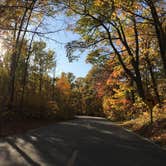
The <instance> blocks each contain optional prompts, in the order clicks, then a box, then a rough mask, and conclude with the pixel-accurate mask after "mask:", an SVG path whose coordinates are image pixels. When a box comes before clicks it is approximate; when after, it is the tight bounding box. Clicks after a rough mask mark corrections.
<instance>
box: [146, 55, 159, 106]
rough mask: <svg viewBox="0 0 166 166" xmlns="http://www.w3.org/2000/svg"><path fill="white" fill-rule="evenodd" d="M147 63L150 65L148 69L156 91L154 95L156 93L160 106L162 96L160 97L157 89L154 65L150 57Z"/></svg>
mask: <svg viewBox="0 0 166 166" xmlns="http://www.w3.org/2000/svg"><path fill="white" fill-rule="evenodd" d="M146 62H147V64H148V69H149V72H150V76H151V79H152V85H153V89H154V93H155V96H156V99H157V102H158V103H159V104H161V100H160V96H159V93H158V89H157V83H156V79H155V77H154V73H153V69H152V64H151V62H150V60H149V58H148V56H146Z"/></svg>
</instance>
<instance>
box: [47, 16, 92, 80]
mask: <svg viewBox="0 0 166 166" xmlns="http://www.w3.org/2000/svg"><path fill="white" fill-rule="evenodd" d="M70 21H71V20H69V19H68V18H66V17H64V16H58V17H57V18H56V19H47V20H46V22H45V24H46V25H45V26H46V28H47V31H54V30H57V29H63V28H65V27H66V26H67V23H69V22H70ZM47 37H49V38H51V39H55V40H56V41H57V42H55V41H52V40H46V42H47V47H48V48H50V49H53V50H54V51H55V52H56V56H57V58H56V59H57V68H56V75H58V76H59V75H60V73H61V72H72V73H73V74H74V75H75V76H76V77H85V76H86V74H87V73H88V71H89V70H90V69H91V65H90V64H87V63H86V62H85V60H86V55H87V53H83V54H81V55H80V58H79V60H78V61H74V62H72V63H69V61H68V58H67V57H66V50H65V43H67V42H70V41H72V40H76V39H78V38H79V35H78V34H74V33H72V32H70V31H66V30H63V31H60V32H57V33H54V34H49V35H47ZM76 54H77V52H76ZM78 54H79V53H78Z"/></svg>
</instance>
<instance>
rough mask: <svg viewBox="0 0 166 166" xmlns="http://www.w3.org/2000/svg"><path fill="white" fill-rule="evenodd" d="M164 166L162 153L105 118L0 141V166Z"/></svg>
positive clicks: (85, 119) (165, 153)
mask: <svg viewBox="0 0 166 166" xmlns="http://www.w3.org/2000/svg"><path fill="white" fill-rule="evenodd" d="M39 165H41V166H166V151H164V150H161V149H160V148H159V147H158V146H156V145H154V144H153V143H150V142H148V141H146V140H144V139H142V138H140V137H138V136H137V135H135V134H133V133H131V132H128V131H126V130H124V129H122V128H120V127H118V126H116V125H114V124H112V123H110V122H108V121H107V120H105V119H102V118H92V117H79V118H78V119H76V120H72V121H68V122H62V123H58V124H55V125H50V126H48V127H44V128H40V129H36V130H33V131H30V132H28V133H26V134H23V135H17V136H12V137H8V138H4V139H1V140H0V166H39Z"/></svg>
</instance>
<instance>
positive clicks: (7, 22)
mask: <svg viewBox="0 0 166 166" xmlns="http://www.w3.org/2000/svg"><path fill="white" fill-rule="evenodd" d="M165 13H166V4H165V0H132V1H131V0H63V1H61V0H44V1H43V0H26V1H23V0H19V1H18V0H1V1H0V46H1V52H0V119H1V120H2V119H3V120H4V119H5V120H18V119H54V118H55V119H70V118H72V117H74V115H91V116H103V117H106V118H108V119H110V120H112V121H129V120H133V119H141V120H142V121H143V122H145V121H146V122H148V123H149V122H151V123H153V122H154V121H155V120H156V119H160V118H166V15H165ZM61 15H63V17H66V18H67V19H69V20H70V21H69V22H68V25H67V26H66V27H67V28H66V31H71V32H72V33H75V34H78V35H79V39H78V40H74V41H70V42H68V43H66V44H65V46H64V47H65V49H66V56H67V58H68V60H69V61H70V62H71V63H72V61H75V60H77V59H79V56H81V54H82V53H84V52H86V53H87V57H86V62H87V63H90V64H91V65H92V68H91V70H90V71H89V72H88V74H87V75H86V77H84V78H82V77H80V78H76V77H75V76H74V74H73V73H70V72H69V73H61V76H59V77H57V76H56V67H57V57H58V52H57V51H56V50H52V49H51V48H49V47H48V46H47V40H51V38H50V39H48V38H47V36H46V35H47V34H52V35H56V33H57V32H58V31H61V30H62V29H57V28H56V27H55V30H49V29H46V28H45V24H44V22H45V20H47V19H49V18H54V17H58V16H61ZM46 39H47V40H46ZM80 67H81V66H80ZM76 70H79V69H76ZM142 121H141V123H143V122H142Z"/></svg>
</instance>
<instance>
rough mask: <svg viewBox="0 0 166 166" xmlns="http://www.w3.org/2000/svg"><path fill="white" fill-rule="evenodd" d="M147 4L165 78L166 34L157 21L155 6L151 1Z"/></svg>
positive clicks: (148, 0)
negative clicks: (152, 21)
mask: <svg viewBox="0 0 166 166" xmlns="http://www.w3.org/2000/svg"><path fill="white" fill-rule="evenodd" d="M147 4H148V5H149V7H150V10H151V14H152V17H153V20H154V26H155V30H156V35H157V39H158V43H159V48H160V56H161V59H162V63H163V68H164V73H165V76H166V46H165V45H166V44H165V41H166V33H165V32H164V29H163V27H162V23H161V22H160V20H159V16H158V14H157V11H156V7H155V4H154V2H153V1H152V0H147Z"/></svg>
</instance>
